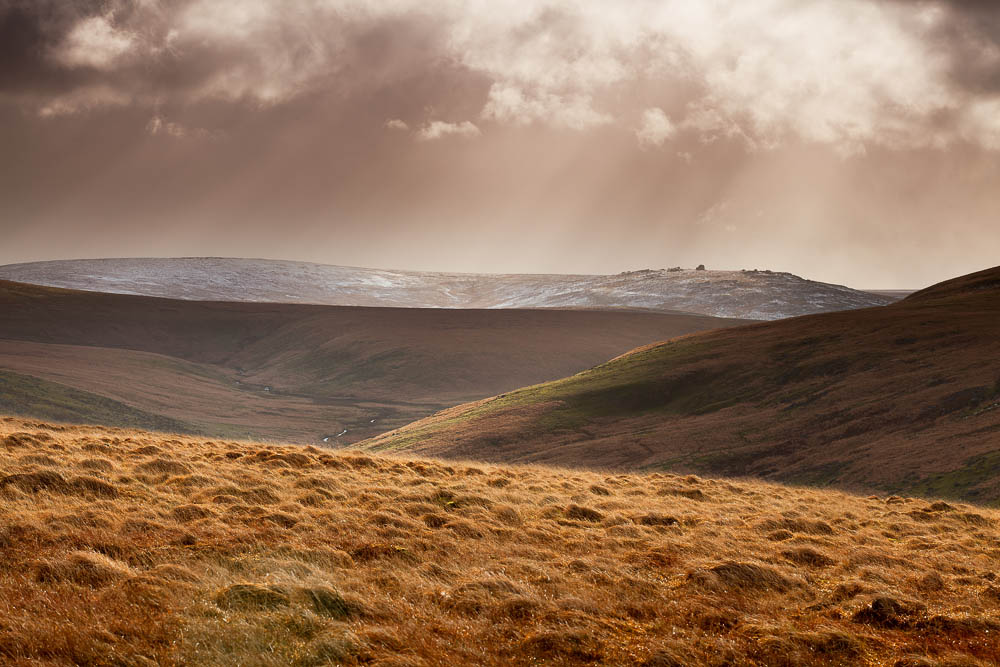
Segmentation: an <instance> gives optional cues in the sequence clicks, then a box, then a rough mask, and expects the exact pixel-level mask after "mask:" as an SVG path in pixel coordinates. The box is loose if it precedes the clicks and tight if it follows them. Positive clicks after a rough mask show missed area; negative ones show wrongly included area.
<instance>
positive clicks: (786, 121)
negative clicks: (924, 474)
mask: <svg viewBox="0 0 1000 667" xmlns="http://www.w3.org/2000/svg"><path fill="white" fill-rule="evenodd" d="M0 238H2V241H0V263H14V262H23V261H36V260H45V259H62V258H84V257H138V256H231V257H267V258H276V259H294V260H304V261H315V262H322V263H329V264H344V265H352V266H368V267H375V268H399V269H416V270H442V271H470V272H503V273H508V272H509V273H513V272H528V273H616V272H619V271H624V270H634V269H642V268H663V267H671V266H684V267H693V266H695V265H697V264H705V265H707V266H708V267H709V268H718V269H741V268H760V269H765V268H768V269H772V270H782V271H791V272H793V273H797V274H799V275H803V276H805V277H809V278H813V279H817V280H824V281H828V282H835V283H841V284H847V285H850V286H853V287H861V288H883V289H889V288H899V289H906V288H917V287H922V286H925V285H928V284H931V283H933V282H937V281H939V280H942V279H946V278H948V277H952V276H955V275H960V274H964V273H968V272H971V271H976V270H980V269H984V268H987V267H990V266H994V265H996V264H1000V3H997V2H995V1H994V0H980V1H976V0H926V1H923V0H704V1H700V2H691V1H690V0H617V1H615V2H609V1H601V2H598V1H590V0H573V1H571V0H548V1H544V0H510V1H508V2H497V1H496V0H467V1H459V0H435V1H434V2H426V1H422V2H418V1H417V0H379V1H363V0H172V1H170V2H166V1H163V2H160V1H158V0H76V1H72V0H0Z"/></svg>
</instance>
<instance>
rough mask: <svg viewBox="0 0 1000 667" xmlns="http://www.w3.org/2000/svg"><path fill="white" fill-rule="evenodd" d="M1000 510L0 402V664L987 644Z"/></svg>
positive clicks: (510, 661)
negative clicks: (264, 438)
mask: <svg viewBox="0 0 1000 667" xmlns="http://www.w3.org/2000/svg"><path fill="white" fill-rule="evenodd" d="M998 521H1000V513H998V512H996V511H993V510H989V509H983V508H979V507H973V506H969V505H963V504H959V503H953V502H949V503H944V502H940V501H936V502H935V501H926V500H918V499H913V498H903V497H898V496H890V497H877V496H870V497H860V496H854V495H849V494H844V493H839V492H832V491H821V490H808V489H800V488H790V487H783V486H779V485H772V484H764V483H759V482H750V481H745V480H728V481H726V480H712V479H704V478H699V477H693V476H685V477H681V476H677V475H673V474H669V473H652V474H645V475H639V474H635V475H624V474H604V473H600V472H582V471H579V470H561V469H555V468H544V467H533V466H500V465H488V464H482V463H477V464H475V465H471V464H465V463H456V462H442V461H434V460H425V459H414V458H403V457H394V456H387V457H381V456H370V455H365V454H360V453H358V452H332V451H329V450H321V449H316V448H307V447H293V446H280V445H263V444H260V443H240V442H230V441H218V440H215V441H205V440H199V439H195V438H189V437H183V436H165V435H161V434H151V433H145V432H141V431H134V430H122V429H112V428H107V429H101V428H92V427H68V426H60V425H53V424H46V423H42V422H36V421H28V420H23V419H18V418H4V417H0V664H4V665H8V664H9V665H16V666H20V665H24V666H27V665H84V664H86V665H104V664H117V665H153V664H158V665H209V666H211V665H220V666H221V665H262V666H269V665H273V666H279V665H280V666H287V665H294V666H299V667H304V666H314V665H315V666H319V665H355V664H358V665H360V664H364V665H374V664H381V665H439V664H469V665H535V664H551V665H570V664H573V665H575V664H609V665H647V666H649V667H663V666H667V667H670V666H677V665H684V666H687V665H719V666H720V667H721V665H761V666H763V665H992V664H998V663H1000V621H998V620H997V619H998V614H1000V581H998V580H997V574H996V570H997V565H998V561H1000V524H998Z"/></svg>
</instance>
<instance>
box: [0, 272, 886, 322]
mask: <svg viewBox="0 0 1000 667" xmlns="http://www.w3.org/2000/svg"><path fill="white" fill-rule="evenodd" d="M0 279H6V280H13V281H17V282H22V283H31V284H35V285H44V286H50V287H64V288H69V289H80V290H87V291H95V292H110V293H115V294H133V295H141V296H158V297H165V298H172V299H186V300H195V301H244V302H271V303H310V304H322V305H332V306H382V307H401V308H485V309H496V308H573V309H580V308H627V309H641V310H655V311H661V312H662V311H683V312H690V313H697V314H701V315H711V316H714V317H731V318H740V319H754V320H775V319H781V318H785V317H793V316H796V315H807V314H811V313H819V312H827V311H835V310H850V309H855V308H867V307H871V306H880V305H885V304H888V303H892V302H893V301H895V300H896V298H894V297H893V296H887V295H880V294H875V293H871V292H863V291H860V290H855V289H851V288H849V287H844V286H842V285H832V284H829V283H821V282H816V281H812V280H806V279H804V278H800V277H798V276H795V275H792V274H790V273H780V272H772V271H757V270H753V271H705V270H682V269H673V270H668V269H659V270H651V269H646V270H641V271H628V272H625V273H620V274H616V275H558V274H475V273H432V272H418V271H389V270H379V269H365V268H355V267H346V266H330V265H324V264H310V263H307V262H290V261H279V260H263V259H227V258H216V257H206V258H193V257H188V258H179V259H84V260H60V261H51V262H33V263H29V264H10V265H7V266H0Z"/></svg>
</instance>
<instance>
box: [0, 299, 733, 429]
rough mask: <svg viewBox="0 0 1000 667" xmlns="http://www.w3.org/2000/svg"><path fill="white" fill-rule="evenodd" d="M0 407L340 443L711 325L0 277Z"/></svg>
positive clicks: (631, 314)
mask: <svg viewBox="0 0 1000 667" xmlns="http://www.w3.org/2000/svg"><path fill="white" fill-rule="evenodd" d="M0 312H2V314H3V316H2V317H0V371H3V374H2V375H0V411H3V412H6V413H17V414H25V415H34V416H39V417H44V418H48V419H57V420H62V421H77V422H91V423H104V424H112V425H120V426H141V427H145V428H163V429H166V430H171V431H181V432H188V433H202V434H207V435H213V436H219V437H223V436H225V437H241V438H259V439H261V438H262V439H280V440H285V441H295V442H313V443H319V442H322V441H324V439H325V440H326V442H329V443H331V444H346V443H351V442H354V441H356V440H358V439H362V438H364V437H369V436H372V435H375V434H377V433H380V432H382V431H384V430H386V429H391V428H395V427H397V426H402V425H404V424H406V423H408V422H410V421H413V420H415V419H419V418H421V417H424V416H427V415H429V414H431V413H433V412H435V411H437V410H439V409H441V408H444V407H447V406H450V405H455V404H456V403H461V402H464V401H467V400H471V399H475V398H482V397H484V396H489V395H491V394H495V393H497V392H500V391H507V390H509V389H514V388H516V387H518V386H521V385H524V384H528V383H532V382H540V381H543V380H548V379H554V378H557V377H561V376H563V375H565V374H567V373H571V372H575V371H578V370H581V369H583V368H587V367H588V366H592V365H593V364H595V363H599V362H601V361H605V360H607V359H609V358H611V357H613V356H615V355H616V354H619V353H620V352H621V351H622V350H625V349H629V348H630V347H634V346H635V345H639V344H642V343H645V342H648V341H650V340H657V339H661V338H664V337H668V336H674V335H679V334H683V333H689V332H692V331H699V330H704V329H712V328H716V327H720V326H732V325H734V324H738V323H740V321H739V320H725V319H719V318H713V317H706V316H700V315H691V314H686V313H657V312H636V311H601V310H590V311H566V310H445V309H416V308H364V307H333V306H316V305H299V304H277V303H270V304H268V303H265V304H255V303H219V302H207V301H184V300H170V299H161V298H151V297H141V296H129V295H118V294H102V293H94V292H83V291H72V290H64V289H59V288H49V287H39V286H34V285H25V284H20V283H13V282H6V281H0Z"/></svg>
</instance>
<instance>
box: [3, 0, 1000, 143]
mask: <svg viewBox="0 0 1000 667" xmlns="http://www.w3.org/2000/svg"><path fill="white" fill-rule="evenodd" d="M737 7H739V9H740V11H739V12H736V11H735V9H736V8H737ZM88 20H89V21H90V24H87V23H86V22H87V21H88ZM88 26H89V28H90V30H89V32H88V31H87V30H84V28H87V27H88ZM776 26H784V27H782V28H780V29H779V28H778V27H776ZM81 32H83V33H85V36H86V35H90V37H89V38H88V39H83V40H81V39H80V33H81ZM998 35H1000V9H997V8H996V7H995V3H992V2H976V1H973V0H951V2H933V1H926V2H917V1H913V2H906V1H904V0H845V1H844V2H842V3H826V2H819V1H812V2H810V1H804V0H801V1H793V0H789V1H788V2H786V3H763V2H761V3H757V4H754V3H752V2H751V3H747V2H744V1H737V0H730V1H729V2H721V3H690V2H686V0H663V1H660V2H652V1H650V2H636V3H615V4H609V3H598V2H592V3H570V2H543V1H542V0H538V1H537V2H525V3H518V4H517V5H511V6H510V7H508V8H507V10H505V12H496V11H493V10H491V9H489V7H486V8H484V7H483V6H480V5H475V4H468V3H464V2H460V1H458V0H453V1H450V2H441V3H436V4H433V5H430V6H427V5H424V4H422V3H419V2H417V1H416V0H397V1H395V2H388V3H374V2H371V3H369V2H364V1H363V0H341V1H339V2H332V1H328V0H295V1H293V2H287V3H280V4H279V3H263V2H241V1H240V0H183V1H179V2H174V3H158V2H151V1H146V0H142V1H140V0H117V1H111V2H107V1H106V2H97V1H96V0H94V1H91V0H84V1H80V2H56V1H54V0H41V1H39V2H30V1H24V0H7V2H6V3H5V5H0V49H2V50H3V51H2V54H3V56H4V58H3V59H2V61H0V62H2V64H0V90H2V91H4V92H5V94H6V97H7V98H8V99H13V100H15V101H16V102H17V103H20V104H22V105H28V106H33V107H34V108H36V109H37V110H38V111H40V112H42V113H45V114H49V115H60V114H62V115H64V114H68V113H73V112H75V111H83V110H93V109H95V108H100V107H101V106H111V107H114V106H122V105H139V106H145V107H148V108H150V109H160V108H163V107H165V106H166V107H170V108H171V109H170V110H171V112H175V110H176V109H179V108H185V107H190V106H191V105H197V104H203V103H206V102H211V101H213V100H222V101H224V102H227V103H230V104H239V105H246V106H248V107H250V108H253V107H257V108H259V107H264V106H270V105H276V104H287V103H289V102H290V101H292V100H295V99H297V98H300V97H302V96H316V95H320V96H324V95H334V96H338V97H340V98H342V99H352V98H356V99H357V103H358V104H359V105H362V104H364V103H365V102H364V100H365V99H366V96H368V95H371V94H374V93H375V91H384V90H386V89H389V88H392V87H396V88H398V89H399V97H400V98H406V97H407V96H408V94H407V90H406V89H407V88H408V87H409V86H412V85H415V83H416V82H419V81H422V80H427V79H428V78H434V77H439V78H440V77H446V78H451V79H452V82H453V84H454V82H457V81H460V80H466V79H469V78H476V77H478V79H479V80H480V81H482V85H481V86H476V87H473V88H471V89H466V90H465V96H464V99H463V100H461V101H459V98H460V97H462V96H461V95H457V94H450V95H447V96H446V99H441V100H434V99H429V100H426V105H425V106H426V107H427V108H425V109H423V110H422V111H418V112H413V111H410V113H411V114H413V113H416V114H417V115H419V116H421V117H413V116H412V115H411V116H410V117H406V118H402V119H403V120H406V121H407V122H408V123H409V124H411V125H425V124H426V123H428V122H430V121H431V120H433V118H434V117H435V116H438V117H439V116H441V115H447V116H449V117H451V118H456V119H457V120H459V121H469V122H475V123H479V121H480V120H482V121H489V122H493V123H499V124H509V125H515V126H527V125H531V124H536V123H537V124H543V125H551V126H553V127H556V128H560V127H561V128H569V129H573V130H578V131H588V130H592V129H594V128H600V127H602V126H605V125H609V124H614V125H617V126H618V127H620V128H622V129H623V130H625V131H631V128H634V127H635V119H636V118H637V117H638V116H639V115H640V114H641V113H642V112H643V110H644V109H646V108H651V107H663V108H668V107H669V106H670V105H668V104H667V103H665V102H661V101H660V100H655V99H654V100H649V99H635V91H636V90H637V88H638V87H639V85H640V82H641V86H642V88H643V95H644V96H646V97H648V96H649V95H650V92H649V91H653V94H655V91H660V92H661V94H662V95H664V96H667V97H670V96H671V95H674V96H676V92H673V93H672V92H671V91H678V90H682V89H683V90H686V91H687V94H688V95H689V97H688V98H687V99H685V100H674V102H673V106H674V107H676V109H671V110H670V117H671V119H672V120H674V121H675V122H676V125H677V126H678V128H680V129H681V130H683V131H688V132H698V133H701V134H702V136H703V137H704V138H706V139H711V138H712V137H718V136H728V137H742V138H743V139H744V140H745V141H746V145H747V146H750V147H756V148H760V147H764V148H767V147H773V146H775V145H778V144H780V143H782V142H785V141H788V140H796V139H799V140H805V141H809V142H818V143H825V144H831V145H835V146H837V147H838V148H839V149H840V150H842V151H845V152H847V153H857V152H859V151H861V150H863V149H864V147H865V146H866V145H869V144H881V145H888V146H892V147H897V148H905V147H912V146H919V145H943V144H947V143H950V142H954V141H973V142H978V143H981V144H982V145H984V146H987V147H993V146H994V145H996V144H997V143H998V140H997V136H1000V121H996V122H991V121H990V119H989V116H990V115H991V113H992V112H993V110H994V105H995V104H996V100H995V99H993V97H992V94H993V93H994V92H995V91H997V90H998V87H1000V47H998V42H997V37H998ZM88 49H90V51H89V52H88ZM416 85H419V84H416ZM456 103H458V106H460V107H461V108H462V110H463V113H464V116H461V117H459V116H456V114H455V113H454V111H455V109H453V108H450V109H442V108H441V107H442V106H443V105H448V104H452V105H454V104H456ZM966 109H967V110H968V111H965V110H966ZM678 111H679V113H678ZM442 112H447V113H446V114H442ZM390 113H392V115H393V116H401V117H402V116H403V113H402V110H399V111H396V112H391V111H390ZM713 119H714V120H713Z"/></svg>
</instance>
